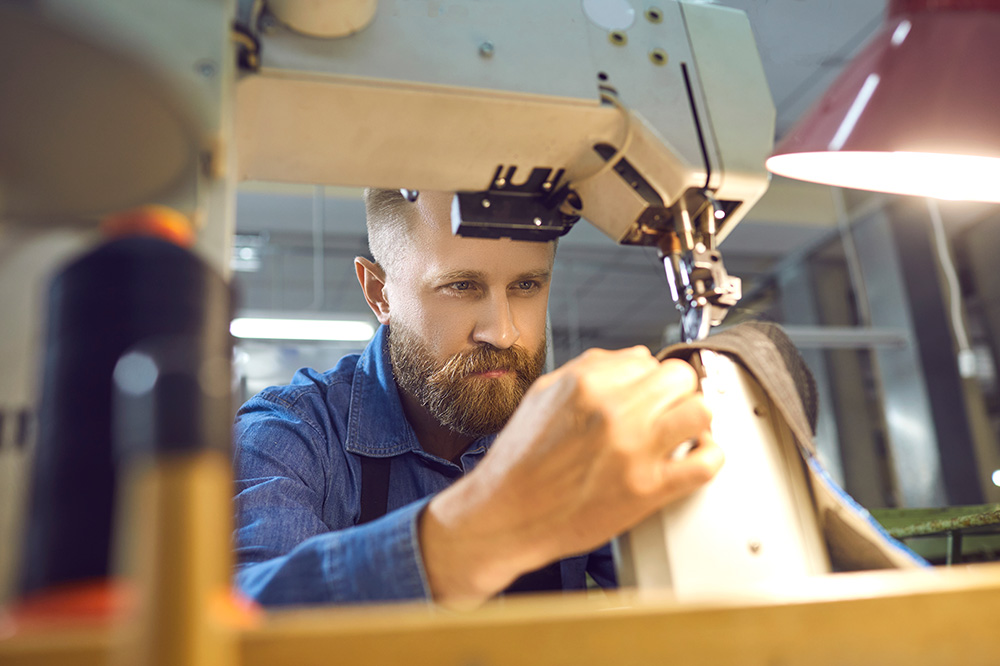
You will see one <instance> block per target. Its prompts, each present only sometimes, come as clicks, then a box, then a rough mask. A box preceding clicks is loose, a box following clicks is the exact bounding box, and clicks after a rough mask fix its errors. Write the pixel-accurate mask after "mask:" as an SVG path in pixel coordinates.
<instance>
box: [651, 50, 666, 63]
mask: <svg viewBox="0 0 1000 666" xmlns="http://www.w3.org/2000/svg"><path fill="white" fill-rule="evenodd" d="M649 60H650V62H652V63H653V64H654V65H666V64H667V52H666V51H664V50H663V49H653V50H652V51H650V52H649Z"/></svg>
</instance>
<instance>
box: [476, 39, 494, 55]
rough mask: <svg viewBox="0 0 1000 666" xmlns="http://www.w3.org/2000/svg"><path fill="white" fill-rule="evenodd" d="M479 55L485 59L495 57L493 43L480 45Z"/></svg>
mask: <svg viewBox="0 0 1000 666" xmlns="http://www.w3.org/2000/svg"><path fill="white" fill-rule="evenodd" d="M479 55H481V56H482V57H484V58H492V57H493V42H483V43H482V44H480V45H479Z"/></svg>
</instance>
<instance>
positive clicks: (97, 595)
mask: <svg viewBox="0 0 1000 666" xmlns="http://www.w3.org/2000/svg"><path fill="white" fill-rule="evenodd" d="M134 606H135V594H134V590H133V589H132V588H131V587H130V586H128V585H126V584H124V583H121V582H116V581H108V580H93V581H85V582H79V583H68V584H66V585H58V586H54V587H51V588H49V589H46V590H42V591H40V592H37V593H35V594H31V595H29V596H27V597H24V598H23V599H20V600H18V601H17V602H15V603H14V605H13V606H12V607H11V608H10V617H9V619H10V620H12V622H13V625H14V627H15V630H31V629H36V628H42V627H49V626H52V625H53V624H64V623H67V622H72V623H76V622H96V623H102V622H110V621H111V620H112V619H114V618H115V617H118V616H120V615H122V614H123V613H126V612H128V611H130V610H132V609H134Z"/></svg>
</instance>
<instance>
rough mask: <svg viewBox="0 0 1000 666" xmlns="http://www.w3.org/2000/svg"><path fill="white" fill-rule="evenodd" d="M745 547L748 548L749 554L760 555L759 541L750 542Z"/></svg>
mask: <svg viewBox="0 0 1000 666" xmlns="http://www.w3.org/2000/svg"><path fill="white" fill-rule="evenodd" d="M747 546H749V547H750V552H751V553H753V554H754V555H759V554H760V549H761V543H760V541H757V540H754V541H751V542H750V543H748V544H747Z"/></svg>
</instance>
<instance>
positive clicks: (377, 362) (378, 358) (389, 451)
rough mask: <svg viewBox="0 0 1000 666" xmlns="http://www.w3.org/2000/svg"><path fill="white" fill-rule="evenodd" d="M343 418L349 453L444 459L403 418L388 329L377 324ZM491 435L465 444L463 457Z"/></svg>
mask: <svg viewBox="0 0 1000 666" xmlns="http://www.w3.org/2000/svg"><path fill="white" fill-rule="evenodd" d="M347 419H348V426H347V441H346V442H345V444H344V447H345V448H346V449H347V451H349V452H350V453H356V454H358V455H363V456H369V457H373V458H388V457H390V456H397V455H400V454H401V453H406V452H407V451H413V452H414V453H417V454H418V455H420V456H422V457H429V458H432V459H434V460H436V461H441V462H445V463H447V462H448V461H446V460H443V459H440V458H438V457H437V456H432V455H430V454H428V453H427V452H426V451H424V450H423V448H421V446H420V442H419V441H418V440H417V435H416V433H414V432H413V428H412V427H411V426H410V423H409V421H407V420H406V415H405V414H404V413H403V403H402V401H401V400H400V397H399V389H398V387H397V386H396V379H395V377H394V375H393V374H392V364H391V363H390V361H389V329H388V327H386V326H380V327H379V329H378V331H376V333H375V337H373V338H372V340H371V342H369V343H368V346H367V347H365V350H364V352H362V353H361V356H360V357H359V358H358V364H357V366H356V368H355V370H354V379H353V381H352V383H351V403H350V407H349V412H348V417H347ZM495 438H496V435H487V436H485V437H480V438H479V439H477V440H476V441H474V442H472V444H470V445H469V448H468V450H467V451H466V452H465V453H464V454H463V456H466V455H469V454H473V453H481V452H482V451H485V450H486V449H488V448H489V447H490V445H491V444H492V443H493V440H494V439H495Z"/></svg>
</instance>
